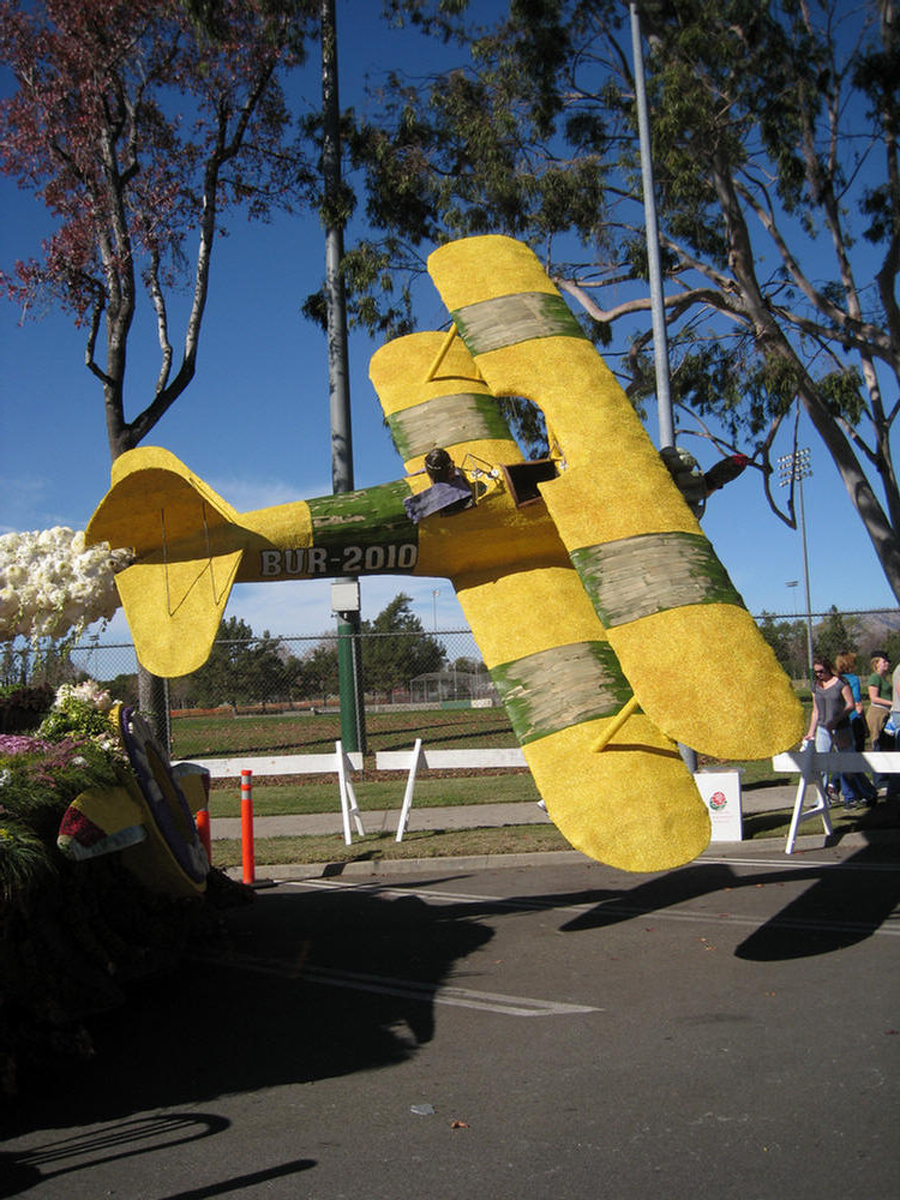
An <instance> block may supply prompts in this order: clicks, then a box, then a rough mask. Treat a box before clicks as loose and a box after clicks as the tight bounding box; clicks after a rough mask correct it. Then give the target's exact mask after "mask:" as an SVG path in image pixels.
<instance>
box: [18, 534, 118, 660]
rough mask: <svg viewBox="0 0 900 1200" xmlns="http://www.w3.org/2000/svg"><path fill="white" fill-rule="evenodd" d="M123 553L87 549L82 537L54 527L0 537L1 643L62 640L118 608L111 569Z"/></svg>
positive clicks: (116, 567) (107, 616) (101, 546)
mask: <svg viewBox="0 0 900 1200" xmlns="http://www.w3.org/2000/svg"><path fill="white" fill-rule="evenodd" d="M127 561H128V556H127V553H126V552H123V551H121V550H118V551H112V550H110V548H109V546H107V545H106V544H105V543H104V544H102V545H99V546H90V547H86V546H85V544H84V533H83V532H81V531H78V532H77V533H76V532H75V531H74V530H72V529H66V528H65V527H63V526H59V525H57V526H56V527H55V528H54V529H45V530H39V531H35V532H32V533H5V534H3V535H2V536H0V641H12V639H13V638H15V637H18V636H22V637H26V638H30V639H31V640H32V641H36V640H37V639H38V638H44V637H47V638H55V639H56V638H62V637H64V636H65V635H66V634H67V633H68V632H69V631H70V630H74V631H75V633H76V634H77V633H80V631H81V630H82V629H83V628H84V627H85V626H86V625H90V624H91V622H92V621H99V620H101V619H102V620H109V618H110V617H111V616H112V615H113V613H114V612H115V611H116V609H117V608H118V607H119V595H118V592H117V591H116V586H115V582H114V579H113V573H114V570H116V569H119V568H120V567H121V566H124V565H125V563H126V562H127Z"/></svg>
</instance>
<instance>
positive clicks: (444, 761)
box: [375, 738, 528, 842]
mask: <svg viewBox="0 0 900 1200" xmlns="http://www.w3.org/2000/svg"><path fill="white" fill-rule="evenodd" d="M527 765H528V764H527V763H526V762H525V755H524V754H523V753H522V751H521V750H520V749H519V747H518V746H515V747H513V748H510V749H495V750H492V749H488V748H485V749H481V750H479V749H474V748H473V749H471V750H426V749H425V747H423V745H422V739H421V738H416V742H415V745H414V746H413V748H412V750H379V752H378V753H377V754H376V755H375V769H376V771H408V772H409V775H408V776H407V780H406V791H405V792H404V794H403V806H402V808H401V809H400V820H399V822H398V824H397V838H396V840H397V841H398V842H402V841H403V835H404V833H405V832H406V826H407V824H408V823H409V810H410V809H411V808H412V802H413V793H414V791H415V787H416V773H417V772H418V770H419V768H420V767H421V768H422V770H426V771H459V770H472V769H473V768H486V767H525V766H527Z"/></svg>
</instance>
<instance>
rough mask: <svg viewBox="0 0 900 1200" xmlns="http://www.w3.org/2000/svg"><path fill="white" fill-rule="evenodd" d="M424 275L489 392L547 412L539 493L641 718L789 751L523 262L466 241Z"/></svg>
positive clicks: (774, 714) (693, 563)
mask: <svg viewBox="0 0 900 1200" xmlns="http://www.w3.org/2000/svg"><path fill="white" fill-rule="evenodd" d="M429 271H430V273H431V275H432V278H433V279H434V281H435V284H436V285H437V288H438V291H439V292H440V293H441V296H442V298H443V300H444V303H445V304H446V305H447V308H448V309H449V310H450V313H451V316H452V318H453V321H454V323H455V325H456V328H457V330H458V331H459V333H460V336H461V337H462V339H463V340H464V342H465V344H466V346H467V348H468V349H469V351H470V352H471V354H472V356H473V359H474V361H475V364H476V366H477V368H478V371H479V373H480V374H481V375H482V376H483V377H484V379H485V381H486V383H487V384H488V386H489V387H490V389H491V390H492V391H493V392H494V394H495V395H498V396H501V395H515V396H525V397H528V398H529V399H531V400H533V401H534V403H536V404H537V405H539V406H540V407H541V409H542V410H543V412H544V414H545V417H546V419H547V424H548V427H549V428H550V429H551V430H552V436H553V438H554V441H555V444H556V445H558V447H559V450H560V453H561V456H562V459H563V460H564V462H565V469H564V470H561V471H560V474H559V476H558V477H557V478H555V479H552V480H550V481H548V482H544V483H541V485H540V491H541V494H542V496H543V497H544V500H545V501H546V504H547V509H548V511H549V513H550V516H551V517H552V518H553V521H554V523H555V525H556V528H557V530H558V531H559V535H560V537H561V538H562V541H563V542H564V544H565V546H566V549H567V551H568V553H569V556H570V558H571V561H572V563H573V565H574V567H575V569H576V570H577V572H578V574H579V576H580V578H581V580H582V583H583V585H584V588H585V591H586V592H587V594H588V595H589V597H590V599H591V602H592V604H593V606H594V608H595V610H596V612H597V613H598V615H599V617H600V619H601V621H602V622H603V625H604V627H605V629H606V631H607V634H608V637H609V641H610V643H611V645H612V646H613V648H614V650H615V652H616V655H617V656H618V659H619V661H620V663H621V664H622V669H623V670H624V672H625V674H626V676H627V677H628V679H629V681H630V683H631V685H632V687H633V688H634V690H635V693H636V695H637V697H638V699H639V701H640V704H641V707H642V709H643V710H644V712H645V713H646V714H647V715H648V716H649V717H650V718H652V720H653V721H654V722H655V723H656V724H657V725H658V726H659V728H660V729H662V730H664V731H665V733H666V734H668V735H669V737H671V738H673V739H675V740H676V741H679V742H682V743H684V744H686V745H688V746H692V747H693V748H694V749H696V750H698V751H700V752H702V753H706V754H710V755H714V756H717V757H721V758H737V759H741V758H763V757H767V756H769V755H771V754H775V753H777V752H779V751H780V750H783V749H785V748H786V747H788V746H791V745H793V744H794V743H796V742H797V741H798V740H799V738H800V737H801V736H802V732H803V723H804V722H803V712H802V709H801V706H800V703H799V701H798V700H797V698H796V696H795V695H794V692H793V690H792V688H791V685H790V681H789V680H788V679H787V677H786V676H785V674H784V672H783V671H782V670H781V667H780V666H779V665H778V662H777V660H776V659H775V655H774V653H773V652H772V650H771V648H770V647H769V646H768V645H767V643H766V642H765V640H764V639H763V637H762V635H761V634H760V633H759V630H758V629H757V627H756V624H755V623H754V621H753V619H752V617H751V616H750V614H749V613H748V612H747V610H746V609H745V608H744V605H743V602H742V600H741V598H740V596H739V595H738V593H737V591H736V590H735V588H734V587H733V585H732V584H731V581H730V580H729V578H728V575H727V573H726V571H725V568H724V567H723V566H722V564H721V563H720V562H719V560H718V558H717V557H716V555H715V553H714V552H713V549H712V546H711V545H710V543H709V542H708V541H707V539H706V537H705V536H704V534H703V532H702V530H701V529H700V526H699V524H698V523H697V521H696V519H695V518H694V516H693V515H692V513H691V512H690V510H689V509H688V507H687V505H686V504H685V502H684V500H683V498H682V496H681V494H680V493H679V491H678V489H677V488H676V487H675V485H674V484H673V482H672V479H671V477H670V476H669V473H668V471H667V469H666V468H665V466H664V465H663V464H662V462H661V461H660V458H659V455H658V453H657V452H656V450H655V448H654V447H653V444H652V442H651V441H650V439H649V437H648V436H647V434H646V432H645V430H644V429H643V427H642V425H641V423H640V421H639V420H638V418H637V416H636V414H635V413H634V410H633V409H632V407H631V405H630V404H629V402H628V399H627V397H626V396H625V394H624V392H623V391H622V389H621V388H620V387H619V385H618V384H617V383H616V381H615V379H614V378H613V376H612V375H611V373H610V372H609V370H608V369H607V367H606V365H605V363H604V362H603V360H602V359H601V358H600V356H599V355H598V354H597V352H596V351H595V349H594V347H593V345H592V344H591V343H590V341H589V340H588V339H587V338H586V336H585V335H584V334H583V332H582V330H581V328H580V326H579V325H578V323H577V321H576V320H575V318H574V316H573V315H572V314H571V312H570V311H569V309H568V307H567V306H566V304H565V301H564V300H563V298H562V296H560V294H559V292H558V291H557V289H556V288H555V287H554V285H553V284H552V283H551V281H550V279H549V278H548V276H547V274H546V272H545V271H544V269H543V267H542V266H541V264H540V262H539V261H538V259H537V258H536V257H535V255H534V254H533V253H532V251H531V250H530V249H528V247H527V246H524V245H522V244H521V243H519V242H516V241H514V240H512V239H510V238H505V237H494V236H489V237H478V238H470V239H466V240H463V241H459V242H452V243H450V244H449V245H446V246H443V247H441V248H440V249H439V250H436V251H435V252H434V253H433V254H432V255H431V256H430V258H429Z"/></svg>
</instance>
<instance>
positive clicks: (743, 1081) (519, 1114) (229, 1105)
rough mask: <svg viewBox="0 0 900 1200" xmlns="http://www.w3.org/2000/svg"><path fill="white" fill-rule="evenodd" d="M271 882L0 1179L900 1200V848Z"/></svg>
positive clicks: (17, 1116) (45, 1100)
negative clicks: (637, 870)
mask: <svg viewBox="0 0 900 1200" xmlns="http://www.w3.org/2000/svg"><path fill="white" fill-rule="evenodd" d="M566 857H567V861H565V862H553V861H552V860H550V861H541V862H540V863H534V864H530V865H527V866H520V867H508V866H506V867H494V868H489V869H484V870H477V871H473V870H466V869H458V870H457V869H454V867H453V864H452V863H446V862H442V861H441V860H435V861H434V862H433V863H431V864H430V865H424V864H420V865H419V866H418V867H417V868H416V869H414V870H411V869H406V870H404V871H403V872H399V871H395V873H394V874H392V873H391V870H390V864H386V865H385V869H384V871H383V872H382V873H376V874H373V875H371V876H367V877H360V876H352V875H347V876H342V875H340V874H330V875H325V876H319V877H311V878H297V879H294V880H287V881H281V882H279V883H278V884H277V885H276V886H273V887H271V888H265V889H260V890H259V891H258V893H257V895H256V899H255V902H254V903H253V904H251V905H249V906H247V907H243V908H238V909H234V910H231V911H229V912H228V913H227V914H226V918H227V923H228V926H229V930H230V935H231V939H230V940H231V946H232V950H231V952H230V953H229V954H226V955H223V954H222V953H220V952H219V951H218V950H217V951H215V952H213V953H211V954H210V957H209V961H207V962H204V963H195V964H191V965H189V966H185V967H184V968H183V969H182V970H180V971H179V972H178V973H177V974H176V975H173V976H168V977H166V978H163V979H157V980H154V981H153V982H152V983H150V984H144V985H142V987H141V988H140V989H136V991H135V994H134V995H133V998H132V1002H131V1004H130V1005H129V1006H128V1008H127V1009H118V1010H115V1011H113V1012H111V1013H109V1014H108V1015H107V1016H106V1017H105V1018H104V1019H102V1020H98V1021H96V1022H95V1023H94V1026H93V1028H94V1029H95V1031H96V1041H97V1047H98V1051H99V1053H98V1056H97V1058H96V1059H94V1060H93V1061H92V1062H91V1063H90V1064H88V1065H87V1067H84V1068H81V1069H80V1070H79V1071H78V1072H77V1073H76V1074H73V1075H70V1076H66V1077H65V1078H64V1079H59V1078H58V1077H56V1078H54V1079H53V1080H50V1079H44V1080H42V1081H41V1082H40V1083H39V1084H38V1083H34V1084H32V1085H31V1086H30V1087H28V1088H27V1089H26V1091H25V1093H24V1094H23V1095H22V1097H21V1099H20V1102H19V1103H18V1105H17V1109H16V1111H15V1113H14V1114H13V1117H12V1122H11V1125H10V1127H9V1128H8V1130H7V1135H8V1136H7V1137H6V1140H5V1141H4V1142H3V1143H2V1146H0V1181H2V1185H0V1195H3V1196H12V1195H19V1194H22V1195H29V1196H31V1195H33V1196H35V1197H37V1198H38V1200H45V1198H46V1200H55V1198H56V1197H60V1198H62V1197H65V1198H66V1200H73V1198H82V1197H84V1198H85V1200H88V1198H89V1200H98V1198H100V1197H121V1198H125V1200H175V1198H178V1200H186V1198H188V1197H190V1198H192V1200H193V1198H199V1197H211V1196H240V1197H254V1198H255V1197H263V1196H265V1197H279V1198H280V1197H285V1198H286V1197H292V1198H310V1200H312V1198H315V1200H341V1198H343V1197H349V1198H352V1200H363V1198H365V1200H381V1198H384V1200H406V1198H407V1197H409V1198H410V1200H412V1198H413V1197H415V1198H416V1200H424V1198H431V1200H454V1198H456V1197H462V1196H465V1197H475V1198H481V1197H489V1198H490V1200H520V1198H522V1197H533V1198H535V1200H544V1198H547V1200H549V1198H551V1197H552V1198H553V1200H559V1198H560V1197H566V1198H567V1200H572V1198H576V1200H580V1198H584V1200H588V1198H591V1200H594V1198H596V1197H604V1198H605V1197H609V1198H611V1200H630V1198H632V1197H634V1198H637V1197H641V1198H644V1197H649V1196H682V1195H688V1194H690V1195H692V1196H699V1197H710V1198H712V1197H717V1198H728V1197H735V1198H737V1197H740V1198H741V1200H753V1198H754V1197H756V1198H759V1200H774V1198H776V1197H777V1198H781V1197H785V1196H790V1197H792V1198H793V1200H802V1198H804V1197H816V1198H817V1200H821V1198H822V1197H826V1198H827V1197H842V1198H852V1197H866V1200H871V1198H872V1197H874V1196H879V1197H880V1196H889V1195H897V1194H898V1193H900V1149H898V1147H900V1139H898V1137H897V1119H898V1112H900V1109H898V1105H897V1092H898V1070H897V1065H898V1064H897V1059H898V1051H900V988H898V982H900V978H898V976H900V972H898V966H897V940H896V939H897V937H898V934H900V922H898V921H897V902H898V897H900V872H898V866H900V863H898V858H900V846H898V843H897V842H896V841H889V842H885V843H884V844H879V845H875V844H873V845H862V846H855V847H848V848H845V849H843V850H841V848H840V847H837V848H833V849H821V850H814V851H808V852H804V853H802V854H795V855H792V856H791V857H790V858H788V857H786V856H784V855H783V854H780V853H774V852H772V850H771V849H769V850H763V851H757V852H755V853H754V852H753V851H752V850H751V849H750V848H749V847H744V846H741V847H737V848H735V849H734V850H733V851H731V852H730V853H727V854H724V853H721V852H719V853H717V852H716V850H715V848H714V847H713V848H712V849H711V850H710V851H709V852H708V853H707V854H706V855H705V856H704V857H703V858H702V859H699V860H697V861H696V862H695V863H693V864H691V865H689V866H686V867H684V868H681V869H680V870H677V871H672V872H668V873H666V874H664V875H653V876H633V875H627V874H625V873H624V872H619V871H615V870H612V869H611V868H608V867H604V866H601V865H599V864H596V863H590V862H588V861H587V860H580V861H577V862H572V861H569V860H568V856H566Z"/></svg>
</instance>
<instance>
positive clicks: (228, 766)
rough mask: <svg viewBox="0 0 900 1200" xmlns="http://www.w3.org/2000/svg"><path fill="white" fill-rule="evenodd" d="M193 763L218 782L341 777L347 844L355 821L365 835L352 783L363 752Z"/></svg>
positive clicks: (337, 745)
mask: <svg viewBox="0 0 900 1200" xmlns="http://www.w3.org/2000/svg"><path fill="white" fill-rule="evenodd" d="M190 761H191V762H192V763H196V764H197V766H200V767H203V768H205V769H206V770H207V771H209V773H210V775H211V776H212V777H213V778H214V779H240V777H241V772H242V771H252V772H253V774H254V775H332V774H336V775H337V777H338V788H339V791H340V803H341V821H342V824H343V827H344V842H345V843H346V844H347V845H348V846H349V845H351V843H352V841H353V834H352V832H351V829H350V822H351V820H352V821H353V822H354V824H355V825H356V832H357V833H358V834H359V835H360V837H362V836H363V835H364V834H365V830H364V829H363V823H362V817H361V816H360V814H359V806H358V805H357V803H356V793H355V792H354V791H353V783H352V781H351V779H350V774H351V772H352V771H361V770H362V765H363V756H362V754H360V753H359V751H355V750H354V751H351V752H350V753H349V754H345V753H344V748H343V746H342V745H341V743H340V742H335V743H334V753H333V754H279V755H277V756H275V757H272V758H259V757H253V758H192V759H191V760H190Z"/></svg>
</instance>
